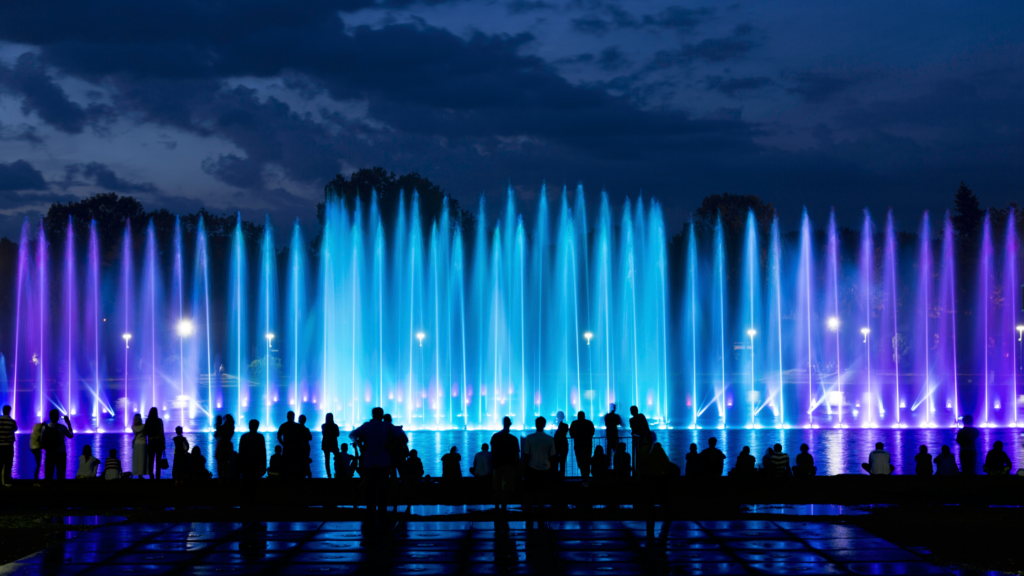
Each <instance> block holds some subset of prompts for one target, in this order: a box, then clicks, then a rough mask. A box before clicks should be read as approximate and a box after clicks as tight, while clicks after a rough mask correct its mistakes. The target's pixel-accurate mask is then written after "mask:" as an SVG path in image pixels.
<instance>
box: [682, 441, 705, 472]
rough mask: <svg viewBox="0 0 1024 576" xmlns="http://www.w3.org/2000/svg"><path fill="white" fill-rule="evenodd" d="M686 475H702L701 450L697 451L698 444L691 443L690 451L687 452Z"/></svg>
mask: <svg viewBox="0 0 1024 576" xmlns="http://www.w3.org/2000/svg"><path fill="white" fill-rule="evenodd" d="M686 475H687V476H701V475H702V474H701V469H700V452H697V445H696V444H690V451H689V452H687V453H686Z"/></svg>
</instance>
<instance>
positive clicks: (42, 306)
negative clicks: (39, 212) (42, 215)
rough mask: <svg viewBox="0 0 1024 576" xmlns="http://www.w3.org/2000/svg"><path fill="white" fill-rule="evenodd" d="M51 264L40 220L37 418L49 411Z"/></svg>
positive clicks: (37, 268)
mask: <svg viewBox="0 0 1024 576" xmlns="http://www.w3.org/2000/svg"><path fill="white" fill-rule="evenodd" d="M49 266H50V257H49V253H48V250H47V248H46V230H45V228H43V221H42V220H40V221H39V233H38V235H37V237H36V286H35V288H36V308H37V312H38V314H39V327H38V333H37V340H36V350H38V353H37V355H36V356H34V357H33V362H35V363H36V387H37V389H38V390H39V411H38V412H37V413H36V417H37V418H44V417H45V414H46V413H47V404H46V361H47V358H48V355H47V353H46V348H47V340H46V334H47V332H46V327H47V324H48V323H49V320H48V316H47V314H46V311H47V309H48V308H49V305H48V304H49V302H48V300H49V289H48V286H47V276H48V274H47V269H48V268H49Z"/></svg>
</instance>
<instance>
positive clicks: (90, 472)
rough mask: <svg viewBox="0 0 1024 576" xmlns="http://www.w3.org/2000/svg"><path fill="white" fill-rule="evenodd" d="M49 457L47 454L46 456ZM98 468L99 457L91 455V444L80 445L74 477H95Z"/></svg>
mask: <svg viewBox="0 0 1024 576" xmlns="http://www.w3.org/2000/svg"><path fill="white" fill-rule="evenodd" d="M47 457H49V456H47ZM99 468H100V459H99V458H97V457H95V456H93V455H92V446H89V445H88V444H86V445H85V446H83V447H82V455H81V456H79V457H78V473H77V474H75V478H76V479H92V478H96V475H97V474H98V471H99Z"/></svg>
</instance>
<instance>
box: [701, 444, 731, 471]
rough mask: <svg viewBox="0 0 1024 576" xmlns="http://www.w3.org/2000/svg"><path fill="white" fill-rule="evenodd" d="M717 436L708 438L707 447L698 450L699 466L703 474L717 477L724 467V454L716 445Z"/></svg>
mask: <svg viewBox="0 0 1024 576" xmlns="http://www.w3.org/2000/svg"><path fill="white" fill-rule="evenodd" d="M717 444H718V439H717V438H714V437H712V438H708V447H707V448H705V449H703V450H701V452H700V467H701V470H703V472H704V475H705V476H709V477H712V478H717V477H719V476H721V475H722V470H723V469H725V454H723V453H722V451H721V450H719V449H718V448H717V447H716V445H717Z"/></svg>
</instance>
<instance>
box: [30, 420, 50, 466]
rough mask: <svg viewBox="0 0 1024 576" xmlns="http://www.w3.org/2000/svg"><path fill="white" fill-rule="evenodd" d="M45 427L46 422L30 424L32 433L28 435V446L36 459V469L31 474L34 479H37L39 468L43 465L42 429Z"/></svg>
mask: <svg viewBox="0 0 1024 576" xmlns="http://www.w3.org/2000/svg"><path fill="white" fill-rule="evenodd" d="M45 428H46V424H44V423H42V422H36V423H35V424H33V425H32V434H30V435H29V437H28V448H29V450H30V451H31V452H32V457H33V458H35V460H36V471H35V474H34V475H33V476H32V478H33V479H34V480H39V469H40V468H42V467H43V430H44V429H45Z"/></svg>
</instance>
